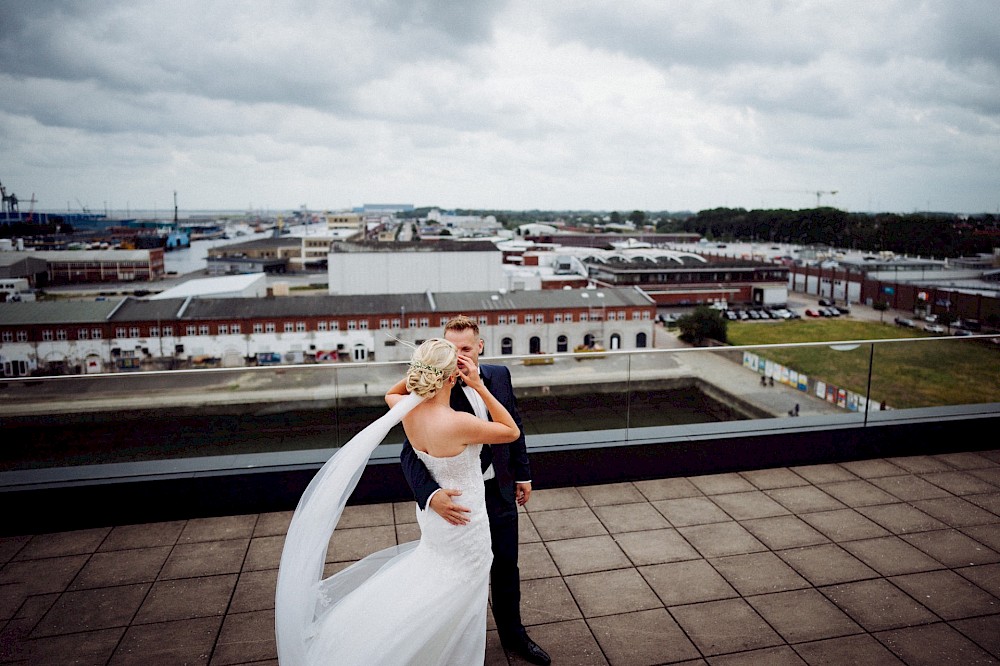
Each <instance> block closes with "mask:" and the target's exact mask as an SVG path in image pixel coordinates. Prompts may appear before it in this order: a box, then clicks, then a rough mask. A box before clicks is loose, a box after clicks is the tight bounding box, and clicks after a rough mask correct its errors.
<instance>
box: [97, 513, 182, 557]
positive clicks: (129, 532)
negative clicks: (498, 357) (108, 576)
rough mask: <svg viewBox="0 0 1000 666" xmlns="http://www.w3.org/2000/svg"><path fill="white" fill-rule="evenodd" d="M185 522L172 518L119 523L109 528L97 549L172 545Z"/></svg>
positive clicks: (107, 549) (178, 536) (100, 550)
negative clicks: (162, 520)
mask: <svg viewBox="0 0 1000 666" xmlns="http://www.w3.org/2000/svg"><path fill="white" fill-rule="evenodd" d="M186 524H187V522H186V521H183V520H174V521H170V522H165V523H148V524H144V525H143V524H140V525H119V526H117V527H114V528H112V529H111V532H110V533H109V534H108V536H107V538H105V539H104V541H103V542H102V543H101V545H100V547H99V548H98V549H97V551H98V552H105V551H109V550H127V549H132V548H154V547H156V546H173V545H174V544H175V543H177V539H178V538H180V535H181V531H183V530H184V526H185V525H186Z"/></svg>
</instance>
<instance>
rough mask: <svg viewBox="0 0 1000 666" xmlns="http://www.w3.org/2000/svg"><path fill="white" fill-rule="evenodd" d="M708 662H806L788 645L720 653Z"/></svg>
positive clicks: (740, 665)
mask: <svg viewBox="0 0 1000 666" xmlns="http://www.w3.org/2000/svg"><path fill="white" fill-rule="evenodd" d="M708 663H709V664H711V666H758V664H767V666H801V665H802V664H805V663H806V662H804V661H802V658H801V657H799V655H797V654H796V653H795V650H793V649H792V648H791V647H789V646H787V645H779V646H778V647H771V648H763V649H761V650H750V651H749V652H734V653H733V654H720V655H717V656H715V657H709V658H708Z"/></svg>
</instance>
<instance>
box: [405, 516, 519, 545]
mask: <svg viewBox="0 0 1000 666" xmlns="http://www.w3.org/2000/svg"><path fill="white" fill-rule="evenodd" d="M518 522H519V523H520V521H518ZM532 529H534V528H532ZM419 539H420V525H418V524H417V523H402V524H397V525H396V543H398V544H402V543H409V542H410V541H418V540H419Z"/></svg>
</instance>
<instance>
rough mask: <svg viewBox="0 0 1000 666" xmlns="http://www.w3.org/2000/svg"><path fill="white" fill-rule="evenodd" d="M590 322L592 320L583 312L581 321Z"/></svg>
mask: <svg viewBox="0 0 1000 666" xmlns="http://www.w3.org/2000/svg"><path fill="white" fill-rule="evenodd" d="M589 320H590V317H589V316H588V315H587V313H586V312H581V313H580V321H589Z"/></svg>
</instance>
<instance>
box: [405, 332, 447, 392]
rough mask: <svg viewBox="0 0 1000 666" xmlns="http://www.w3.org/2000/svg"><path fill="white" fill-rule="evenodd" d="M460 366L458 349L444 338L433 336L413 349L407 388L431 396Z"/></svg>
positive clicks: (407, 375) (408, 370)
mask: <svg viewBox="0 0 1000 666" xmlns="http://www.w3.org/2000/svg"><path fill="white" fill-rule="evenodd" d="M457 367H458V350H456V349H455V345H453V344H451V343H450V342H448V341H447V340H445V339H443V338H431V339H430V340H427V341H426V342H424V343H423V344H422V345H420V346H419V347H417V348H416V349H415V350H413V357H412V358H411V359H410V367H409V368H408V369H407V371H406V390H407V391H409V392H410V393H416V394H417V395H419V396H421V397H423V398H430V397H432V396H433V395H434V394H435V393H437V392H438V391H440V390H441V387H442V386H444V383H445V381H446V380H447V379H448V378H449V377H451V375H452V374H453V373H454V372H455V369H456V368H457Z"/></svg>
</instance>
